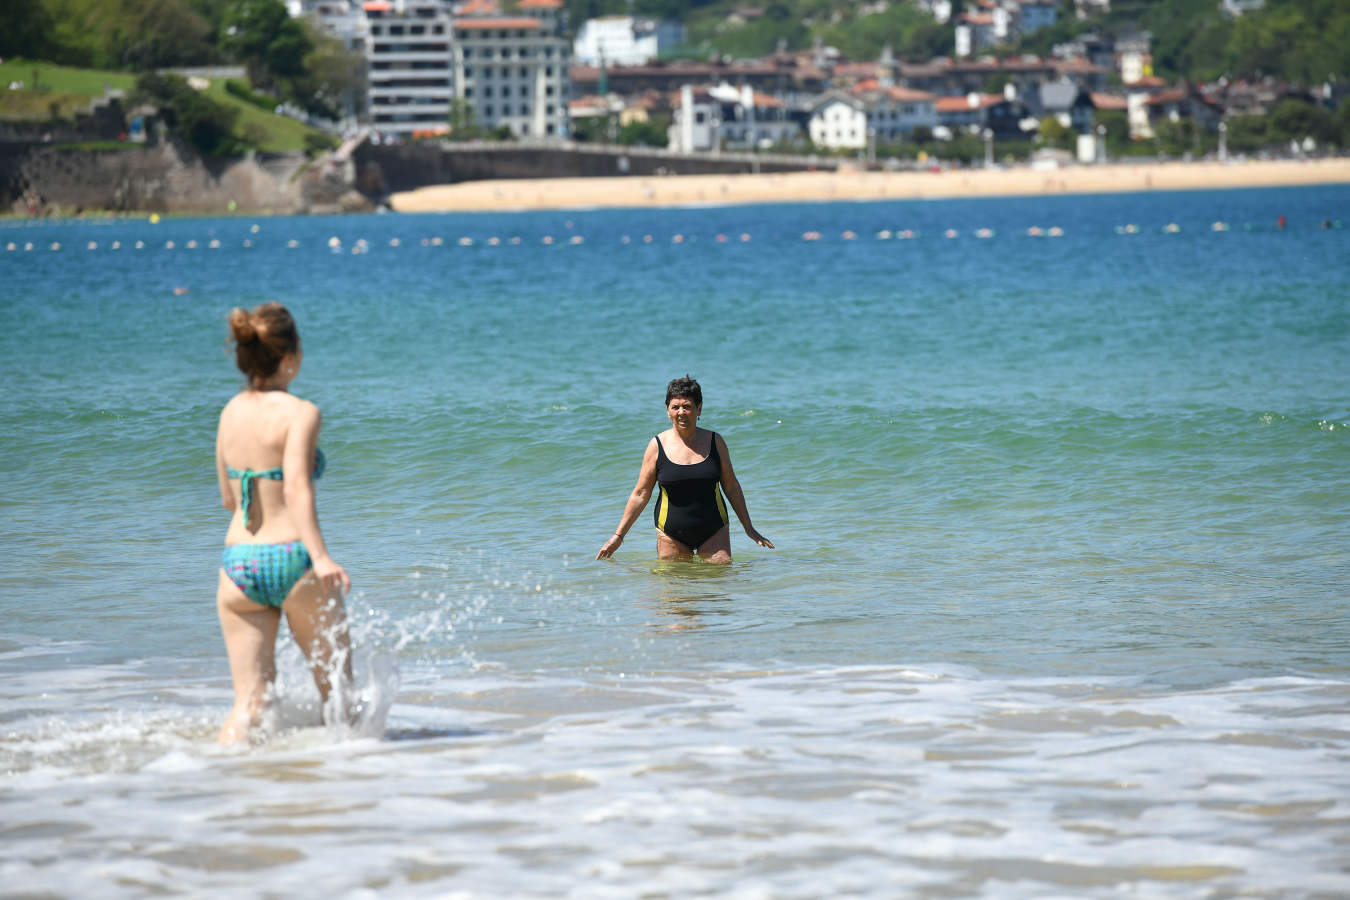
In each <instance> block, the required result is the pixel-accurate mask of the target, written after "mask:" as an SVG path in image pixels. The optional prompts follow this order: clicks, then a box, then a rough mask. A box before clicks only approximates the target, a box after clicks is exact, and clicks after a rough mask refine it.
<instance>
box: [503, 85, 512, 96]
mask: <svg viewBox="0 0 1350 900" xmlns="http://www.w3.org/2000/svg"><path fill="white" fill-rule="evenodd" d="M502 96H503V97H510V96H511V85H509V84H504V85H502Z"/></svg>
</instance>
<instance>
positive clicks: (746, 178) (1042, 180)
mask: <svg viewBox="0 0 1350 900" xmlns="http://www.w3.org/2000/svg"><path fill="white" fill-rule="evenodd" d="M1340 183H1350V158H1339V159H1325V160H1308V161H1296V160H1290V161H1266V162H1257V161H1251V162H1226V163H1220V162H1190V163H1184V162H1169V163H1154V162H1150V163H1133V162H1130V163H1114V164H1108V165H1103V166H1073V167H1068V168H1062V169H1051V170H1038V169H1032V168H1029V167H1019V168H1011V169H987V170H986V169H956V170H947V171H941V172H861V171H856V170H842V171H839V172H792V173H784V174H772V175H680V176H669V177H643V176H633V177H627V178H544V179H515V180H511V179H503V180H493V181H471V182H464V183H461V184H448V185H436V186H432V187H425V188H419V189H417V190H415V191H407V192H404V193H397V194H394V195H393V196H392V197H391V199H390V203H391V205H392V207H393V208H394V210H396V211H398V212H468V211H482V210H503V209H522V210H523V209H575V208H583V207H644V206H646V207H667V206H703V205H709V204H715V205H729V204H743V203H793V202H812V201H819V202H824V201H832V200H927V199H936V198H945V197H1009V196H1031V195H1054V194H1109V193H1133V192H1140V191H1178V190H1198V189H1226V188H1245V187H1290V186H1298V185H1315V184H1340Z"/></svg>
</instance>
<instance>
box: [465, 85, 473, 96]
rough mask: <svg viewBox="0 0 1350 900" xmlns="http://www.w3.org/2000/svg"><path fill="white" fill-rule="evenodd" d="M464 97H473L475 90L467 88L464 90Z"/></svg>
mask: <svg viewBox="0 0 1350 900" xmlns="http://www.w3.org/2000/svg"><path fill="white" fill-rule="evenodd" d="M464 96H465V97H472V96H473V88H471V87H466V88H465V89H464Z"/></svg>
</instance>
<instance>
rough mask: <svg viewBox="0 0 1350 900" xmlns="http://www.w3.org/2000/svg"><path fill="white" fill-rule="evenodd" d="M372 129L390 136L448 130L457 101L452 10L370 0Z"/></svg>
mask: <svg viewBox="0 0 1350 900" xmlns="http://www.w3.org/2000/svg"><path fill="white" fill-rule="evenodd" d="M362 8H363V10H364V12H365V16H366V32H367V33H366V43H365V52H366V66H367V75H366V78H367V85H368V86H367V97H368V99H369V115H370V124H371V126H372V127H373V128H375V130H377V131H379V132H382V133H385V134H402V135H407V134H411V133H413V132H414V131H436V130H444V129H445V128H446V126H447V125H448V123H449V117H450V104H451V101H452V100H453V99H454V97H455V86H454V71H453V67H452V65H451V60H452V56H451V51H450V41H451V36H452V30H451V18H450V10H449V8H448V7H446V5H445V4H444V3H442V2H441V0H367V2H365V3H364V4H363V5H362Z"/></svg>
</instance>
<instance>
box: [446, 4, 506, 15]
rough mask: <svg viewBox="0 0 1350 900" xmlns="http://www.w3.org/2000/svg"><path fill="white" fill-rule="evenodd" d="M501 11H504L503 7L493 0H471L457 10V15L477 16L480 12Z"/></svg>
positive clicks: (493, 12) (492, 12)
mask: <svg viewBox="0 0 1350 900" xmlns="http://www.w3.org/2000/svg"><path fill="white" fill-rule="evenodd" d="M501 11H502V10H501V7H500V6H498V5H497V4H496V3H494V2H493V0H469V2H468V3H465V4H464V5H463V6H461V7H460V8H459V9H458V10H456V15H460V16H476V15H479V14H492V15H497V14H499V13H501Z"/></svg>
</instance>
